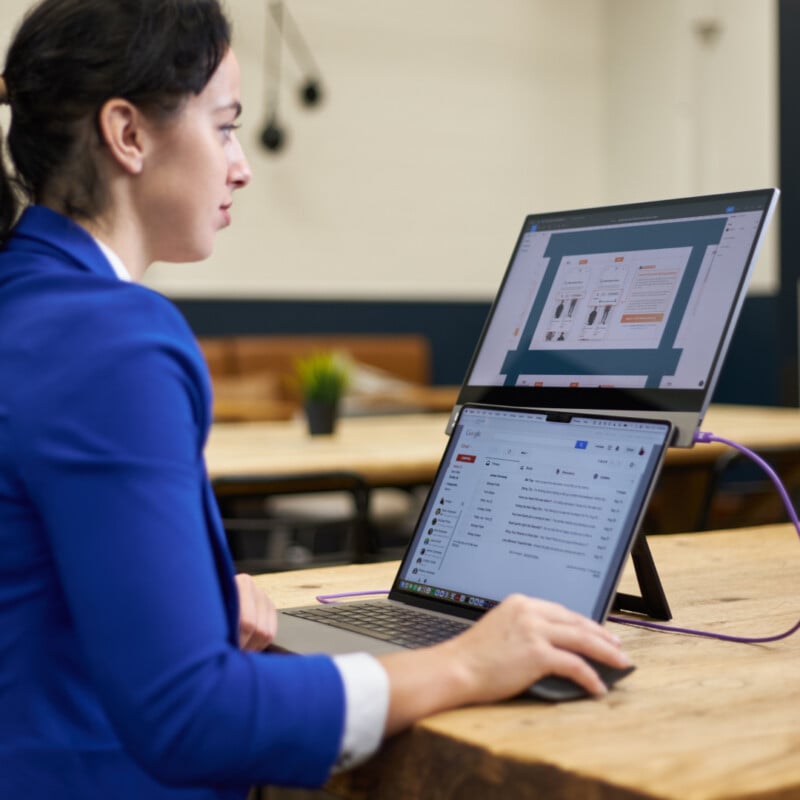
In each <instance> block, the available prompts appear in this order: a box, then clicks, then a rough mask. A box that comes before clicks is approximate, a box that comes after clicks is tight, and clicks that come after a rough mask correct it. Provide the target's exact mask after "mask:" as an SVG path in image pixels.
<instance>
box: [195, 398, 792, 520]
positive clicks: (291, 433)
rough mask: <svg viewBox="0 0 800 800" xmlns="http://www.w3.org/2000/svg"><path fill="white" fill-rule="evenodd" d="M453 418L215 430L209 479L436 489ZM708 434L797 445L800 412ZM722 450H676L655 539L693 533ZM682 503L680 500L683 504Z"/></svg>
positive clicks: (742, 418) (731, 420)
mask: <svg viewBox="0 0 800 800" xmlns="http://www.w3.org/2000/svg"><path fill="white" fill-rule="evenodd" d="M447 419H448V416H447V415H446V414H441V413H439V414H393V415H392V414H390V415H385V416H365V417H345V418H343V419H341V420H340V421H339V426H338V429H337V432H336V433H335V434H334V435H333V436H317V437H311V436H309V435H308V433H307V431H306V426H305V423H304V422H303V421H302V420H299V419H296V420H291V421H288V422H258V423H216V424H215V425H214V426H213V428H212V431H211V436H210V439H209V442H208V446H207V448H206V458H207V461H208V469H209V474H210V476H211V478H212V479H215V478H221V477H237V478H238V477H243V476H276V475H287V474H288V475H297V474H308V473H322V472H330V471H336V470H346V471H350V472H355V473H358V474H360V475H361V476H362V477H363V478H364V479H365V480H366V482H367V483H368V484H370V485H371V486H404V485H413V484H424V483H428V482H430V480H431V479H432V478H433V475H434V473H435V471H436V467H437V465H438V464H439V461H440V459H441V456H442V452H443V451H444V447H445V444H446V441H447V440H446V437H445V428H446V425H447ZM703 430H707V431H711V432H713V433H716V434H717V435H720V436H725V437H727V438H730V439H734V440H737V441H739V442H741V443H743V444H746V445H748V446H750V447H755V448H758V447H770V446H776V445H792V446H797V447H798V449H799V451H800V410H798V409H793V408H766V407H753V406H724V405H718V406H712V407H711V409H710V410H709V412H708V414H707V416H706V421H705V424H704V425H703ZM725 449H726V448H725V447H724V446H723V445H720V444H700V445H695V446H694V447H693V448H688V449H683V448H673V449H672V450H670V452H669V454H668V456H667V463H666V467H665V469H664V472H663V474H662V476H661V479H660V481H659V487H658V491H657V493H656V496H655V497H654V498H653V502H652V503H651V510H650V514H649V516H648V520H647V526H648V527H647V530H648V532H657V533H672V532H675V531H683V530H691V529H693V528H694V527H696V526H695V522H696V520H697V518H698V515H699V509H700V508H701V506H702V503H703V500H704V498H705V492H706V488H707V485H708V480H709V475H710V472H709V467H710V465H711V464H713V463H714V461H715V459H716V458H717V457H718V456H719V455H720V454H721V453H723V452H724V451H725ZM676 498H677V500H676Z"/></svg>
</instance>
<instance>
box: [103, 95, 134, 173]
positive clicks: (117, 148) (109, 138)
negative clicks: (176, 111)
mask: <svg viewBox="0 0 800 800" xmlns="http://www.w3.org/2000/svg"><path fill="white" fill-rule="evenodd" d="M143 123H144V119H143V117H142V113H141V112H140V111H139V109H138V108H136V106H134V105H133V104H132V103H130V102H128V101H127V100H123V99H122V98H120V97H114V98H112V99H111V100H107V101H106V102H105V103H104V104H103V106H102V108H101V109H100V114H99V115H98V124H99V127H100V135H101V136H102V138H103V141H104V142H105V144H106V147H108V150H109V153H110V154H111V156H112V157H113V159H114V161H116V162H117V164H119V166H120V167H121V168H122V169H124V170H125V171H126V172H129V173H130V174H132V175H138V174H139V173H140V172H141V171H142V167H143V165H144V139H145V131H144V128H143Z"/></svg>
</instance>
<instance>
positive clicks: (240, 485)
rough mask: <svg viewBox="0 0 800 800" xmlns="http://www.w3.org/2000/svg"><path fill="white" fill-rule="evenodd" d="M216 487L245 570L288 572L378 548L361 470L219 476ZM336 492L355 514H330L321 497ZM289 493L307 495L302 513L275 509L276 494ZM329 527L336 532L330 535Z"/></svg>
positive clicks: (359, 557)
mask: <svg viewBox="0 0 800 800" xmlns="http://www.w3.org/2000/svg"><path fill="white" fill-rule="evenodd" d="M212 487H213V489H214V494H215V495H216V498H217V503H218V505H219V509H220V513H221V515H222V520H223V524H224V526H225V532H226V535H227V537H228V543H229V545H230V548H231V553H232V555H233V559H234V563H235V565H236V568H237V569H238V570H239V571H240V572H250V573H258V572H270V571H275V570H285V569H292V568H297V567H302V566H308V565H309V563H312V562H313V563H316V564H319V563H343V562H344V563H348V562H354V563H357V562H362V561H365V560H366V559H367V557H368V554H369V553H370V552H372V551H374V549H375V545H374V543H373V542H372V532H371V527H370V519H369V504H370V487H369V486H368V484H367V483H366V482H365V481H364V479H363V478H362V477H361V476H360V475H358V474H356V473H353V472H345V471H341V472H322V473H311V474H300V475H279V476H262V477H259V476H243V477H225V478H217V479H216V480H214V481H213V482H212ZM334 493H339V494H343V495H344V496H345V497H347V498H349V500H350V503H351V506H352V509H351V513H349V514H347V515H345V516H344V517H342V515H341V514H336V515H334V516H331V515H329V514H326V513H325V508H326V506H325V504H324V503H322V504H320V503H319V502H318V500H319V498H323V497H325V496H328V495H331V494H334ZM290 495H302V496H303V499H304V502H303V511H302V512H301V513H291V512H290V513H287V512H286V511H285V510H284V511H283V513H276V512H275V511H274V510H273V509H272V508H271V505H270V502H271V500H272V499H273V498H280V497H285V496H290ZM315 508H316V511H314V509H315ZM320 510H321V511H322V513H319V511H320ZM325 531H327V532H328V533H330V534H331V535H329V536H327V537H325V535H324V534H325ZM323 539H326V541H322V540H323ZM334 540H335V541H334Z"/></svg>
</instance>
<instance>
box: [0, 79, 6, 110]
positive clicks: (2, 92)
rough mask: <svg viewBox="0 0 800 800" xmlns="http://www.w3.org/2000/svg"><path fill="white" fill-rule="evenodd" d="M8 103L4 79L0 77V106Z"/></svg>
mask: <svg viewBox="0 0 800 800" xmlns="http://www.w3.org/2000/svg"><path fill="white" fill-rule="evenodd" d="M7 103H8V86H7V85H6V79H5V78H4V77H3V76H2V75H0V105H5V104H7Z"/></svg>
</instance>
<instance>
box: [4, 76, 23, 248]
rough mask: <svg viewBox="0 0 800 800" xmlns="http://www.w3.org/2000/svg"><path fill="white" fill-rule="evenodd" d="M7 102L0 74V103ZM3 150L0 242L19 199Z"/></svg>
mask: <svg viewBox="0 0 800 800" xmlns="http://www.w3.org/2000/svg"><path fill="white" fill-rule="evenodd" d="M7 104H8V87H7V85H6V81H5V78H4V77H3V76H2V75H0V105H7ZM4 140H5V137H4V136H3V131H2V129H0V143H3V142H4ZM4 150H5V148H4V147H0V244H2V243H4V242H5V241H6V239H8V236H9V234H10V233H11V228H13V227H14V223H15V222H16V221H17V215H18V214H19V210H20V209H19V205H20V204H19V199H18V198H17V193H16V191H15V190H14V184H13V181H12V178H11V176H10V175H9V173H8V170H7V167H6V160H5V158H4V152H3V151H4Z"/></svg>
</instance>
